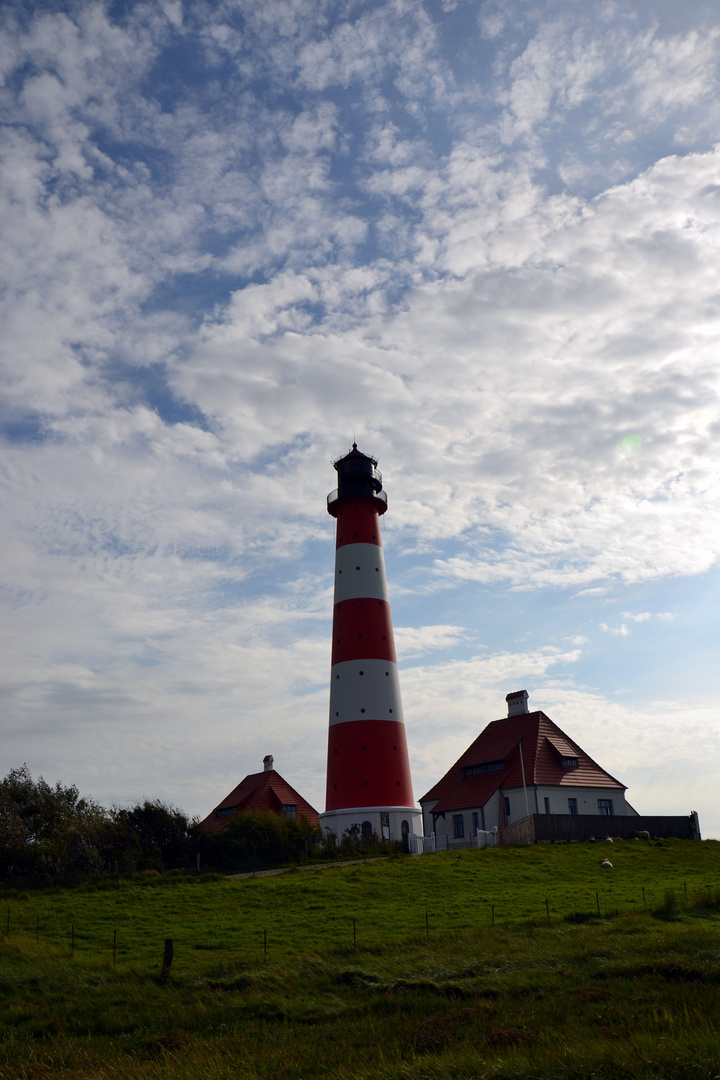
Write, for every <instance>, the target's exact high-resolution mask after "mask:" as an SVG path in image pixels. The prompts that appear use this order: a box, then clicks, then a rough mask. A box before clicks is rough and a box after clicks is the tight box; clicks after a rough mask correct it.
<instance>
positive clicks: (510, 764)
mask: <svg viewBox="0 0 720 1080" xmlns="http://www.w3.org/2000/svg"><path fill="white" fill-rule="evenodd" d="M521 744H522V765H524V768H525V783H526V784H527V785H528V786H530V785H532V784H543V785H544V784H558V785H566V786H568V787H607V788H619V789H620V790H621V791H624V790H625V785H624V784H621V783H620V781H619V780H616V779H615V778H614V777H613V776H611V775H610V773H608V772H605V770H604V769H602V768H601V767H600V766H599V765H598V764H597V763H596V762H595V761H593V759H592V758H591V757H589V756H588V755H587V754H586V753H585V751H584V750H582V749H581V748H580V747H579V746H578V745H577V743H576V742H574V741H573V740H572V739H571V738H570V737H569V736H568V735H566V734H565V733H564V732H563V731H561V730H560V728H559V727H558V726H557V724H554V723H553V721H552V720H551V719H550V717H549V716H546V715H545V713H544V712H539V711H538V712H531V713H523V714H521V715H520V716H509V717H507V718H506V719H504V720H495V721H493V723H491V724H488V726H487V727H486V728H485V730H484V731H482V732H481V733H480V735H478V737H477V739H475V742H473V743H472V744H471V745H470V746H469V747H468V749H467V750H466V751H465V753H464V754H463V755H462V756H461V757H459V758H458V760H457V761H456V762H455V764H454V765H453V767H452V768H451V769H449V770H448V771H447V772H446V773H445V775H444V776H443V778H442V779H441V780H439V781H438V782H437V784H435V786H434V787H432V788H430V790H429V791H428V793H427V794H426V795H423V797H422V798H421V799H420V802H421V803H422V802H426V801H428V800H429V799H438V800H439V802H438V803H437V805H436V806H435V807H434V808H433V813H442V812H443V811H448V810H463V809H467V808H469V807H473V806H485V805H486V803H487V802H488V800H489V799H490V798H491V797H492V795H494V794H495V792H496V791H497V790H498V789H499V788H515V787H522V784H523V776H522V768H521V761H520V745H521ZM568 757H569V758H577V761H578V767H577V768H576V769H566V768H563V766H562V759H563V758H568ZM500 760H501V761H502V762H503V768H502V770H499V771H497V772H487V773H481V774H480V775H475V776H465V775H464V772H463V770H464V769H466V768H468V767H470V766H473V765H482V764H486V763H488V762H493V761H500Z"/></svg>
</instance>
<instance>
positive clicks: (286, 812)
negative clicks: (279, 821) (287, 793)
mask: <svg viewBox="0 0 720 1080" xmlns="http://www.w3.org/2000/svg"><path fill="white" fill-rule="evenodd" d="M282 816H283V817H288V818H293V819H295V818H297V803H285V805H284V806H283V808H282Z"/></svg>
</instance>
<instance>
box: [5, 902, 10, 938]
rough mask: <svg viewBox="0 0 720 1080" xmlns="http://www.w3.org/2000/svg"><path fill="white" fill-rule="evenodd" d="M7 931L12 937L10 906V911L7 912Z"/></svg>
mask: <svg viewBox="0 0 720 1080" xmlns="http://www.w3.org/2000/svg"><path fill="white" fill-rule="evenodd" d="M5 933H6V934H7V936H8V937H10V908H8V913H7V929H6V931H5Z"/></svg>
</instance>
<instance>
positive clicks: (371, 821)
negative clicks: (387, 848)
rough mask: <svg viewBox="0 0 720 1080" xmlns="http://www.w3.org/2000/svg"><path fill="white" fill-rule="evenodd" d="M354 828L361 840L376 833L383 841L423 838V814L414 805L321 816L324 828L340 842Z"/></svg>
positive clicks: (331, 812) (328, 812)
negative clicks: (358, 832)
mask: <svg viewBox="0 0 720 1080" xmlns="http://www.w3.org/2000/svg"><path fill="white" fill-rule="evenodd" d="M353 825H357V827H358V829H359V830H360V836H361V837H369V836H372V835H373V833H374V834H375V836H377V837H378V839H379V840H391V841H401V840H402V839H403V837H406V836H422V831H423V824H422V811H420V810H416V809H415V807H414V806H357V807H350V808H345V809H343V810H326V811H325V813H324V814H321V815H320V828H321V829H322V830H323V832H329V833H332V834H333V835H334V837H335V839H336V840H338V841H340V840H342V838H343V833H344V832H345V831H346V830H347V829H350V828H352V826H353Z"/></svg>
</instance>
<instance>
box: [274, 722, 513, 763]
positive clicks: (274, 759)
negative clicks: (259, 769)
mask: <svg viewBox="0 0 720 1080" xmlns="http://www.w3.org/2000/svg"><path fill="white" fill-rule="evenodd" d="M525 711H526V712H527V709H526V710H525ZM274 760H275V759H274V758H273V756H272V754H268V755H267V757H264V758H263V766H264V772H272V768H273V762H274Z"/></svg>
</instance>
